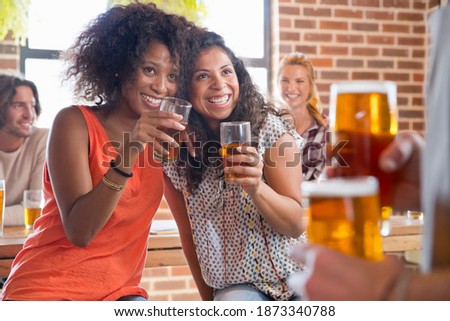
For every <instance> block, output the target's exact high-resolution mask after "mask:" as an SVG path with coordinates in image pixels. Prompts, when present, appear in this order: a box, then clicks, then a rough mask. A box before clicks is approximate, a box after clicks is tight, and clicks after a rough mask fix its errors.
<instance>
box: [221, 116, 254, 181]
mask: <svg viewBox="0 0 450 321" xmlns="http://www.w3.org/2000/svg"><path fill="white" fill-rule="evenodd" d="M220 144H221V145H222V149H221V155H222V158H223V164H224V165H223V166H224V167H231V166H233V164H234V163H233V162H232V161H230V160H228V156H232V155H236V154H239V152H238V151H237V150H236V148H237V147H240V146H250V145H251V126H250V122H248V121H233V122H223V123H220ZM225 177H226V178H234V177H237V175H236V176H235V175H234V174H232V173H227V174H226V176H225Z"/></svg>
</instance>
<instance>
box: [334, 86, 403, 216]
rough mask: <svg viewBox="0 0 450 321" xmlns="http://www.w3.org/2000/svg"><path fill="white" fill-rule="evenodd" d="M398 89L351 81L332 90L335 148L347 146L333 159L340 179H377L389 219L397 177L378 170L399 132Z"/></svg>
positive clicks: (384, 211) (385, 212)
mask: <svg viewBox="0 0 450 321" xmlns="http://www.w3.org/2000/svg"><path fill="white" fill-rule="evenodd" d="M397 114H398V112H397V87H396V84H395V83H394V82H392V81H349V82H341V83H334V84H332V85H331V88H330V128H331V131H332V145H333V146H337V145H338V144H343V146H342V148H341V149H340V150H339V155H340V157H339V158H333V165H335V167H336V171H337V172H336V174H337V176H375V177H377V178H378V180H379V183H380V201H381V205H382V206H383V207H384V208H383V215H384V216H385V218H386V217H387V216H389V214H390V212H391V211H392V210H391V205H392V183H393V179H394V175H393V174H388V173H385V172H383V171H382V170H381V169H380V168H379V166H378V159H379V156H380V154H381V152H382V151H383V150H384V149H385V148H386V147H387V146H388V145H389V144H390V143H391V142H392V141H393V139H394V136H395V135H396V134H397V131H398V120H397V118H398V116H397Z"/></svg>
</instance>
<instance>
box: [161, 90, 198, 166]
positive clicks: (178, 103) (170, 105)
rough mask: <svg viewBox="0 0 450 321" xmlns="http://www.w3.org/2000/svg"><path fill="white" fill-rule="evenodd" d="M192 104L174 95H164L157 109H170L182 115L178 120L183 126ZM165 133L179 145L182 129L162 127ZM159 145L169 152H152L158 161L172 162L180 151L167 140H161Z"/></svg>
mask: <svg viewBox="0 0 450 321" xmlns="http://www.w3.org/2000/svg"><path fill="white" fill-rule="evenodd" d="M191 108H192V104H191V103H190V102H188V101H186V100H183V99H180V98H175V97H165V98H163V99H162V101H161V104H160V106H159V110H165V111H170V112H172V113H176V114H179V115H182V116H183V119H182V120H181V121H180V123H181V124H183V125H184V126H186V125H187V123H188V119H189V113H190V112H191ZM161 130H162V131H164V132H165V133H166V134H167V135H169V136H171V137H173V138H174V139H175V141H176V142H177V143H178V144H179V145H181V137H182V135H183V132H182V131H179V130H177V129H173V128H162V129H161ZM160 144H161V146H162V147H164V149H166V150H167V151H168V152H169V154H168V155H164V154H162V153H160V152H158V151H155V152H154V156H155V158H156V159H158V160H160V161H167V162H173V161H175V160H176V159H178V155H179V153H180V147H175V146H173V145H172V144H170V143H169V142H166V141H161V142H160Z"/></svg>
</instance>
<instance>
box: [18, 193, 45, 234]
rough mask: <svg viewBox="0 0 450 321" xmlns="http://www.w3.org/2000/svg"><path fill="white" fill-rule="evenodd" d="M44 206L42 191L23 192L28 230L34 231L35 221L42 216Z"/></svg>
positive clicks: (24, 212)
mask: <svg viewBox="0 0 450 321" xmlns="http://www.w3.org/2000/svg"><path fill="white" fill-rule="evenodd" d="M42 205H43V198H42V190H40V189H35V190H33V189H31V190H26V191H24V192H23V214H24V220H25V227H26V228H27V230H32V229H33V224H34V221H36V219H37V218H38V217H39V216H41V210H42Z"/></svg>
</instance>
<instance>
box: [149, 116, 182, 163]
mask: <svg viewBox="0 0 450 321" xmlns="http://www.w3.org/2000/svg"><path fill="white" fill-rule="evenodd" d="M181 124H182V125H184V126H186V125H187V123H186V122H182V123H181ZM162 131H164V132H165V133H166V134H167V135H169V136H171V137H173V138H174V139H175V141H176V142H177V143H178V145H179V146H181V138H182V137H183V135H184V133H185V130H183V131H179V130H176V129H173V128H164V129H162ZM160 144H161V146H162V147H163V148H164V149H165V150H167V151H168V152H169V154H167V155H163V154H161V153H159V152H158V151H156V150H155V152H154V156H155V158H156V159H158V160H161V161H167V162H172V161H175V160H177V159H178V156H179V154H180V147H175V146H173V145H172V144H170V143H169V142H166V141H161V142H160Z"/></svg>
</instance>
